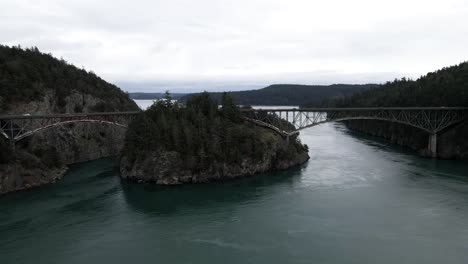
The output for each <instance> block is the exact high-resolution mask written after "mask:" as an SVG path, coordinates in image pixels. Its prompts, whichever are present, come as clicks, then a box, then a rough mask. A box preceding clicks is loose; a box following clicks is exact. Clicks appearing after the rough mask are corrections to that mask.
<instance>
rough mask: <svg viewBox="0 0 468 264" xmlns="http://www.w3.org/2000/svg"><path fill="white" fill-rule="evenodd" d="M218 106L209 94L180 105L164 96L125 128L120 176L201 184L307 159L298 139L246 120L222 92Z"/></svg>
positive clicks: (131, 178) (138, 180)
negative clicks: (287, 139) (183, 105)
mask: <svg viewBox="0 0 468 264" xmlns="http://www.w3.org/2000/svg"><path fill="white" fill-rule="evenodd" d="M221 101H222V105H221V107H218V104H217V103H216V102H215V101H213V100H212V99H211V97H210V96H209V94H208V93H203V94H200V95H197V96H193V97H191V98H190V99H189V100H188V101H187V103H186V106H185V107H183V108H182V107H180V106H179V105H178V104H176V103H173V102H172V101H171V98H169V96H168V95H166V99H165V100H161V101H158V102H157V103H155V104H154V105H153V106H151V107H150V108H149V109H148V110H147V111H145V112H144V114H142V115H141V116H139V117H138V118H137V119H136V120H134V121H133V122H132V124H131V125H130V127H129V129H128V132H127V135H126V138H125V142H124V147H123V150H122V155H121V160H120V172H121V177H122V178H124V179H128V180H132V181H136V182H152V183H156V184H162V185H175V184H184V183H205V182H211V181H220V180H226V179H232V178H239V177H245V176H250V175H254V174H257V173H262V172H267V171H275V170H284V169H288V168H290V167H293V166H296V165H299V164H302V163H304V162H306V161H307V160H308V159H309V155H308V148H307V146H306V145H303V144H302V143H301V142H300V140H299V138H297V136H295V137H293V138H290V140H289V142H288V141H286V140H285V139H284V138H282V137H281V136H280V135H279V134H276V133H275V132H274V131H272V130H269V129H267V128H262V127H258V126H256V125H254V124H252V123H249V122H247V121H245V120H244V119H243V118H242V116H241V113H240V111H239V108H238V107H237V106H236V105H235V103H234V102H233V100H232V98H231V97H229V96H228V95H227V94H224V95H223V97H222V100H221Z"/></svg>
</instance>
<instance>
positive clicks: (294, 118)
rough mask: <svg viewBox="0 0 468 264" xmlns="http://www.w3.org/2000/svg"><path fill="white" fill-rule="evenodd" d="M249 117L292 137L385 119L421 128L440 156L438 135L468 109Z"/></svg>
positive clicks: (273, 112) (252, 113) (311, 111)
mask: <svg viewBox="0 0 468 264" xmlns="http://www.w3.org/2000/svg"><path fill="white" fill-rule="evenodd" d="M242 111H243V113H244V114H245V118H246V119H247V120H248V121H250V122H253V123H255V124H257V125H259V126H263V127H267V128H270V129H272V130H274V131H276V132H277V133H279V134H281V135H283V136H284V137H286V138H289V137H290V136H292V135H295V134H297V133H299V131H301V130H303V129H306V128H309V127H314V126H317V125H320V124H323V123H328V122H337V121H346V120H382V121H388V122H393V123H399V124H403V125H408V126H411V127H415V128H417V129H421V130H423V131H425V132H427V133H428V134H429V142H428V150H429V152H430V153H431V156H433V157H435V156H436V155H437V134H438V133H439V132H441V131H443V130H445V129H448V128H449V127H452V126H455V125H457V124H460V123H462V122H464V121H466V120H467V119H468V108H465V107H386V108H301V109H275V108H272V109H243V110H242Z"/></svg>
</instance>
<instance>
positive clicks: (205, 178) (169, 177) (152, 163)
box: [120, 132, 310, 185]
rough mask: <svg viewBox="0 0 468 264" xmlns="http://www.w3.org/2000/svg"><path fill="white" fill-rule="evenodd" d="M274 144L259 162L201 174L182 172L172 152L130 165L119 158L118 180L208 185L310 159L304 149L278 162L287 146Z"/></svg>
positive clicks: (213, 167)
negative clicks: (281, 152) (281, 149)
mask: <svg viewBox="0 0 468 264" xmlns="http://www.w3.org/2000/svg"><path fill="white" fill-rule="evenodd" d="M268 133H272V132H268ZM276 143H277V144H275V145H274V146H273V147H272V148H270V149H269V150H268V151H266V152H265V153H264V155H263V157H262V159H261V160H260V161H258V160H252V159H250V158H244V159H243V160H242V162H240V163H230V164H229V163H225V162H223V163H219V162H214V163H212V164H210V166H209V168H208V169H206V170H203V171H193V170H190V169H184V166H183V164H182V162H181V160H182V159H181V157H180V153H177V152H174V151H165V152H153V153H151V154H149V155H146V156H145V157H143V158H139V159H137V160H135V161H133V162H130V160H129V158H128V157H126V156H122V157H121V160H120V175H121V178H122V179H125V180H128V181H132V182H137V183H155V184H158V185H179V184H194V183H209V182H215V181H226V180H232V179H236V178H242V177H250V176H253V175H256V174H260V173H265V172H271V171H279V170H286V169H289V168H291V167H294V166H297V165H301V164H303V163H305V162H307V161H308V160H309V158H310V157H309V155H308V152H307V149H306V147H302V148H300V149H299V151H298V152H296V153H295V155H294V157H293V158H288V159H282V158H279V157H278V156H277V152H278V151H279V149H280V148H283V149H284V148H288V147H290V146H288V145H287V144H288V143H287V142H286V141H285V140H284V139H282V138H281V137H280V136H277V142H276ZM294 144H296V143H294Z"/></svg>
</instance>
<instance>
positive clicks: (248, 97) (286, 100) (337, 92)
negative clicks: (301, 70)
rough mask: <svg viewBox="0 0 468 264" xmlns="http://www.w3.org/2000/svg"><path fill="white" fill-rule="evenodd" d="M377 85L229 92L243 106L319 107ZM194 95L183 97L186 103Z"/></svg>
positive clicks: (283, 86)
mask: <svg viewBox="0 0 468 264" xmlns="http://www.w3.org/2000/svg"><path fill="white" fill-rule="evenodd" d="M376 86H377V85H373V84H365V85H348V84H334V85H296V84H275V85H270V86H268V87H265V88H263V89H259V90H249V91H238V92H228V94H229V95H230V96H231V97H232V98H233V99H234V101H235V102H236V103H237V104H241V105H297V106H302V105H307V106H319V105H320V104H321V103H322V102H323V101H324V100H325V99H329V98H334V97H344V96H349V95H352V94H354V93H356V92H360V91H363V90H367V89H370V88H373V87H376ZM193 95H194V94H189V95H186V96H183V97H182V98H181V99H180V100H181V101H182V102H186V101H187V100H188V99H189V98H190V97H191V96H193ZM210 96H211V98H213V99H214V100H215V101H217V102H220V101H221V96H222V93H218V92H217V93H210Z"/></svg>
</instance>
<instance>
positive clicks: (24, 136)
mask: <svg viewBox="0 0 468 264" xmlns="http://www.w3.org/2000/svg"><path fill="white" fill-rule="evenodd" d="M76 123H94V124H103V125H111V126H116V127H120V128H123V129H127V128H128V126H127V125H124V124H120V123H117V122H111V121H103V120H93V119H83V120H71V121H62V122H57V123H53V124H50V125H47V126H43V127H39V128H36V129H33V130H30V131H27V132H25V133H22V134H21V135H19V136H17V137H15V138H14V141H15V142H18V141H21V140H23V139H25V138H27V137H30V136H33V135H34V134H37V133H40V132H42V131H44V130H48V129H52V128H55V127H60V126H64V125H70V124H76ZM5 136H6V135H5ZM7 138H8V136H7Z"/></svg>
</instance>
